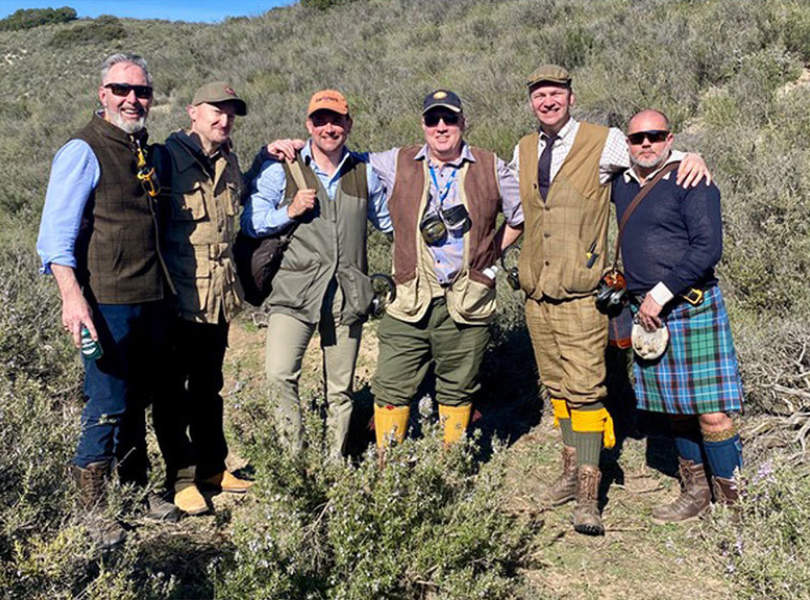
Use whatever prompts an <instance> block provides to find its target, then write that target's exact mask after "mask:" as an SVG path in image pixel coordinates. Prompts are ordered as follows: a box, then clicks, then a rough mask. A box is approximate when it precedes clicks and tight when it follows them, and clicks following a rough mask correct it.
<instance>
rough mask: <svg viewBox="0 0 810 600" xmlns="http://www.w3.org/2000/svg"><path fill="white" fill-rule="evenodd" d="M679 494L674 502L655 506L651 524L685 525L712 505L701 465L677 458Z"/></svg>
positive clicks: (707, 482)
mask: <svg viewBox="0 0 810 600" xmlns="http://www.w3.org/2000/svg"><path fill="white" fill-rule="evenodd" d="M678 474H679V475H680V477H681V494H680V496H678V497H677V498H676V499H675V501H674V502H671V503H669V504H662V505H661V506H656V507H655V508H653V511H652V520H653V523H658V524H659V525H663V524H664V523H685V522H687V521H692V520H694V519H697V518H698V517H700V515H702V514H703V513H705V512H706V510H708V508H709V506H711V503H712V492H711V490H710V489H709V480H708V479H707V478H706V471H705V470H704V468H703V464H702V463H695V462H694V461H691V460H686V459H685V458H681V457H678Z"/></svg>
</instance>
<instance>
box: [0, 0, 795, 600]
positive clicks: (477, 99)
mask: <svg viewBox="0 0 810 600" xmlns="http://www.w3.org/2000/svg"><path fill="white" fill-rule="evenodd" d="M118 50H128V51H135V52H138V53H140V54H142V55H143V56H144V57H145V58H146V59H147V60H148V61H149V64H150V68H151V71H152V74H153V76H154V80H155V92H156V96H155V105H154V107H153V109H152V111H151V113H150V118H149V131H150V136H151V138H152V139H153V140H162V139H164V138H165V137H166V135H168V134H169V133H170V132H171V131H172V130H174V129H176V128H178V127H181V126H185V124H186V118H187V117H186V114H185V110H184V107H185V105H186V104H187V103H188V101H189V99H190V97H191V94H192V92H193V90H194V89H195V88H196V87H198V86H199V85H200V84H201V83H203V82H205V81H207V80H213V79H227V80H229V81H231V82H232V83H233V86H234V87H235V88H236V89H237V91H238V92H239V94H240V95H241V96H242V97H243V98H245V99H246V101H247V103H248V107H249V112H248V115H247V116H246V117H244V118H243V119H241V120H239V121H238V122H237V127H236V130H235V133H234V139H235V143H236V148H237V152H238V154H239V156H240V159H241V162H242V165H243V167H247V166H248V165H249V164H250V161H251V160H252V157H253V155H254V153H255V151H256V150H257V149H258V148H259V147H260V146H261V145H262V143H263V142H265V141H268V140H270V139H274V138H276V137H286V136H296V137H300V136H303V135H304V131H305V130H304V127H303V122H304V116H305V115H304V112H305V107H306V102H307V100H308V99H309V96H310V95H311V94H312V92H313V91H315V90H317V89H321V88H324V87H336V88H338V89H340V90H342V91H343V92H344V93H345V94H346V95H347V97H348V100H349V103H350V106H351V107H352V112H353V117H354V121H355V125H354V129H353V131H352V135H351V139H350V145H351V146H352V147H353V148H356V149H371V150H382V149H386V148H389V147H392V146H396V145H402V144H406V143H412V142H415V141H418V140H419V139H420V138H421V129H420V127H419V113H420V107H421V102H422V98H423V97H424V95H425V93H427V92H428V91H430V90H432V89H435V88H437V87H447V88H450V89H453V90H455V91H457V92H458V93H459V95H460V96H461V97H462V99H463V101H464V105H465V112H466V113H467V116H468V122H469V124H470V126H469V129H468V135H467V139H468V140H469V141H470V142H472V143H474V144H477V145H480V146H484V147H488V148H491V149H492V150H495V151H496V152H497V153H498V154H499V155H500V156H501V157H502V158H505V159H508V158H510V157H511V153H512V148H513V146H514V144H515V143H516V142H517V140H518V139H519V138H520V137H521V135H523V134H525V133H526V132H528V131H530V130H531V129H532V128H533V127H534V118H533V116H532V115H531V113H530V112H529V110H528V106H527V102H526V94H525V88H524V78H525V76H526V75H527V74H528V73H529V72H531V71H532V70H533V69H534V68H535V67H536V66H537V65H539V64H541V63H544V62H558V63H560V64H564V65H566V66H567V67H568V68H569V69H570V70H571V71H572V73H573V77H574V84H573V85H574V91H575V93H576V97H577V103H576V106H575V110H574V113H575V116H577V117H578V118H582V119H587V120H592V121H595V122H600V123H605V124H610V125H617V126H622V125H623V124H624V122H625V121H626V119H627V118H628V117H629V116H630V115H631V114H633V113H634V112H635V111H636V110H638V109H640V108H643V107H647V106H652V107H657V108H659V109H662V110H664V111H665V112H666V113H668V114H669V116H670V117H671V119H672V121H673V126H674V130H675V132H676V146H678V147H679V148H683V149H690V150H695V151H697V152H700V153H701V154H702V155H703V156H704V157H705V159H706V161H707V163H708V164H709V165H710V167H711V169H712V171H713V174H714V177H715V180H716V182H717V184H718V186H719V187H720V189H721V192H722V195H723V210H724V226H725V250H724V258H723V261H722V263H721V265H720V270H719V274H720V278H721V281H722V287H723V290H724V293H725V294H726V298H727V301H728V305H729V311H730V315H731V319H732V327H733V329H734V334H735V341H736V344H737V351H738V354H739V356H740V361H741V368H742V372H743V377H744V384H745V388H746V393H747V402H748V404H747V407H746V414H745V415H744V416H743V419H742V427H743V432H744V435H745V444H746V449H745V453H746V461H747V465H746V474H745V479H746V481H745V485H744V489H745V491H746V495H745V500H744V501H743V503H742V508H741V513H740V521H739V522H736V521H735V519H734V515H730V514H728V513H726V512H722V511H719V512H718V513H716V514H714V515H712V516H711V517H709V518H707V519H706V520H705V521H704V522H701V523H697V524H694V525H692V526H689V527H686V528H675V527H661V526H653V525H651V524H650V522H649V519H648V516H649V511H650V508H651V506H653V505H654V504H655V503H656V502H659V501H661V500H663V499H665V498H667V497H670V496H671V495H672V494H673V492H674V489H675V487H676V485H677V484H676V482H675V480H674V479H673V478H672V477H671V474H672V464H671V458H672V457H671V449H668V448H667V447H666V445H665V444H663V443H662V439H661V438H658V437H656V436H655V435H648V434H649V433H650V432H651V431H652V429H651V428H649V427H647V425H645V423H643V422H642V423H639V422H638V421H637V417H638V416H637V415H635V414H633V411H632V410H630V409H629V408H628V406H629V405H630V404H631V402H632V400H631V399H630V398H629V397H628V391H627V389H626V387H624V388H623V387H622V385H623V384H624V383H625V382H624V381H623V378H622V377H621V374H622V373H623V372H624V370H623V367H624V364H623V362H622V361H623V357H621V356H614V357H612V358H613V359H614V360H615V364H614V371H613V373H614V375H615V380H614V381H612V384H613V385H612V389H613V396H612V403H613V407H614V410H615V411H616V412H617V414H620V415H621V416H620V419H619V421H620V422H621V424H622V426H623V427H624V432H625V433H627V434H628V435H627V437H626V438H625V439H624V442H623V444H622V445H621V450H620V451H616V452H613V453H611V454H610V455H606V456H605V457H604V461H605V466H606V468H607V469H608V472H609V477H606V479H608V480H609V484H610V485H609V487H607V489H606V490H605V491H606V496H605V498H604V501H605V502H606V507H605V521H606V525H607V530H608V531H607V535H606V536H605V537H604V538H602V539H596V540H593V539H589V538H583V537H582V536H576V535H575V534H573V533H572V532H570V531H569V530H570V527H569V525H568V522H567V519H568V518H569V512H568V509H567V508H564V509H558V510H547V509H546V508H545V507H543V506H540V505H539V503H538V500H537V499H538V498H539V495H540V493H541V491H542V490H543V488H544V486H545V485H546V484H547V483H548V482H549V480H550V477H551V475H552V473H553V472H554V470H555V469H556V464H555V463H556V460H557V451H556V445H555V444H556V436H557V434H556V433H554V432H552V429H551V425H550V419H548V418H546V417H545V416H543V410H544V409H543V405H542V402H541V401H540V400H539V399H538V394H539V392H538V386H537V382H536V374H535V373H534V371H533V369H534V367H533V359H532V357H531V351H530V347H529V344H528V339H527V335H526V333H525V328H524V325H523V318H522V309H521V305H522V300H521V298H520V297H518V296H516V295H515V294H513V293H512V292H511V291H510V290H509V289H508V287H507V286H506V285H505V283H504V282H501V283H499V303H500V304H499V306H500V309H501V314H500V315H499V318H498V320H497V322H496V323H495V324H494V326H493V332H494V335H493V344H492V346H491V348H490V349H489V350H488V353H487V357H486V359H485V365H484V380H485V389H484V391H483V394H482V397H481V398H480V401H479V403H478V405H477V406H478V409H479V411H480V412H481V415H482V417H481V419H480V420H479V421H478V422H477V433H476V434H474V435H473V436H472V437H473V439H472V440H471V441H470V443H469V444H468V445H467V446H466V447H464V448H461V447H459V448H456V449H454V450H453V451H452V452H449V453H447V454H444V455H443V454H440V453H439V452H438V446H439V442H438V438H437V435H438V434H437V431H436V427H435V423H434V422H433V420H432V419H431V418H421V419H418V423H415V424H416V425H418V426H419V428H420V429H421V430H422V433H423V435H422V437H420V438H419V439H416V440H412V441H408V442H407V443H405V444H404V445H403V446H401V447H400V448H398V449H397V450H395V451H394V452H393V454H392V457H391V461H390V464H389V467H390V468H389V469H387V470H386V471H385V472H383V473H380V472H378V471H377V470H376V467H375V465H374V463H375V461H374V460H373V459H371V456H370V454H368V453H366V454H364V445H363V442H367V441H369V440H370V437H369V436H368V431H367V430H366V429H365V422H364V417H365V418H367V416H368V410H369V406H370V402H371V397H370V392H369V389H368V380H369V378H370V376H371V374H372V373H373V371H374V361H375V356H376V337H375V327H376V326H375V324H374V323H373V322H372V323H371V324H369V325H368V326H367V327H366V329H365V333H364V345H363V350H362V354H361V362H360V364H359V365H358V370H357V381H356V384H357V385H356V389H357V390H358V406H359V410H358V419H357V423H356V425H357V427H356V433H357V436H356V437H357V440H358V442H357V454H358V458H359V460H358V464H357V466H354V467H346V466H340V465H326V466H324V465H323V464H322V456H321V449H320V447H319V445H318V444H317V443H313V444H312V447H311V448H310V449H309V450H308V452H307V454H306V455H305V457H304V458H303V459H302V461H301V462H300V463H293V462H291V461H290V460H289V459H287V458H286V457H285V456H284V455H283V453H282V452H281V451H280V448H279V446H278V444H277V442H276V439H275V436H274V433H273V429H272V427H271V424H270V422H269V416H268V415H269V413H270V410H269V408H268V399H267V398H266V394H265V391H264V390H263V387H262V362H263V352H264V347H263V337H264V329H263V328H262V322H263V315H262V313H261V312H260V311H257V312H253V313H250V314H245V315H243V316H242V317H240V319H239V320H238V321H237V323H235V325H234V326H233V327H232V331H231V340H230V349H229V352H228V355H227V357H226V363H227V365H226V366H227V381H226V388H225V399H226V405H227V408H226V422H227V423H228V424H229V425H228V427H229V430H228V435H229V440H230V441H231V445H232V453H233V456H232V457H231V459H230V460H232V461H233V466H234V467H235V468H238V467H242V468H245V469H246V472H247V473H248V474H251V475H253V476H254V477H255V478H256V480H257V482H258V483H257V485H256V486H255V487H254V489H253V490H252V491H251V493H250V494H249V495H248V497H246V498H244V499H240V500H238V501H233V500H231V499H228V498H225V497H223V496H216V497H213V498H211V500H212V502H213V503H214V505H215V507H216V509H217V510H216V514H215V515H212V516H206V517H201V518H195V519H185V520H184V521H183V522H181V524H180V525H178V526H176V527H167V528H158V527H154V526H151V525H147V524H145V523H142V522H140V521H139V520H138V516H137V511H134V510H133V509H132V508H131V505H132V504H133V502H134V501H135V500H137V498H136V497H135V492H133V491H132V490H129V489H121V488H118V489H117V490H116V492H115V499H116V504H115V506H116V507H117V508H120V509H121V511H122V514H123V515H124V516H125V518H126V519H127V520H128V522H130V523H131V525H132V526H133V534H132V535H131V536H130V538H129V540H128V541H127V544H126V546H125V547H124V548H123V549H122V550H121V551H120V552H117V553H115V554H111V555H108V556H103V557H99V556H98V555H97V554H96V553H95V552H94V550H93V549H92V547H91V545H90V543H89V541H88V540H87V539H86V537H85V535H84V533H83V530H82V528H81V527H80V526H79V525H78V522H79V521H78V519H77V515H76V514H75V511H74V510H73V508H72V507H73V503H74V500H75V491H74V490H73V487H72V486H71V485H70V483H69V481H68V479H67V477H66V464H67V463H68V461H69V460H70V457H71V456H72V453H73V451H74V447H75V440H76V438H77V434H78V427H79V414H80V412H81V407H82V401H81V367H80V364H79V362H78V359H77V357H76V354H75V351H74V350H73V349H72V347H70V345H69V344H68V340H67V339H65V337H64V335H63V332H62V330H61V327H60V326H59V319H60V317H59V314H60V312H59V311H60V306H59V299H58V295H57V293H56V288H55V285H54V283H53V281H51V280H50V278H47V277H42V276H40V275H38V273H37V267H38V260H37V256H36V253H35V251H34V245H35V240H36V235H37V227H38V222H39V215H40V212H41V209H42V204H43V199H44V193H45V188H46V185H47V181H48V173H49V166H50V160H51V158H52V156H53V154H54V152H55V151H56V149H57V148H59V146H60V145H61V144H62V143H64V141H65V140H66V139H67V138H68V137H69V136H70V134H71V133H72V132H74V131H75V130H76V129H77V128H78V127H80V126H81V125H83V124H84V123H85V122H86V121H87V119H88V118H89V115H90V114H91V111H92V110H93V108H94V107H95V105H96V88H97V85H98V66H99V64H100V62H101V60H102V59H103V58H104V57H105V56H106V55H108V54H110V53H112V52H114V51H118ZM808 68H810V6H808V4H807V3H806V2H803V1H801V0H768V1H764V2H757V3H741V2H736V1H734V0H699V1H695V0H681V1H670V2H663V1H659V0H643V1H632V0H600V1H596V2H589V1H587V0H500V1H494V0H455V1H452V2H451V1H437V0H355V1H354V2H350V3H348V4H345V5H342V6H338V7H335V8H332V9H330V10H326V11H318V10H314V9H308V8H305V7H301V6H293V7H288V8H280V9H274V10H272V11H269V12H268V13H266V14H265V15H263V16H261V17H257V18H251V19H247V18H238V19H229V20H227V21H226V22H224V23H222V24H219V25H199V24H186V23H169V22H163V21H136V20H127V19H122V20H121V21H120V22H118V21H115V20H109V19H106V20H105V19H99V20H96V21H88V20H77V21H72V22H70V23H65V24H60V25H45V26H40V27H35V28H32V29H27V30H24V31H0V86H2V89H3V90H5V91H6V94H5V96H6V97H5V98H4V100H3V102H0V124H2V131H3V135H2V136H0V161H2V164H3V165H4V169H3V173H4V175H5V177H4V179H5V185H4V189H3V193H2V194H0V241H1V242H2V244H1V245H0V299H2V301H3V307H4V310H3V311H1V312H0V484H2V485H0V597H2V598H14V599H18V598H49V599H52V598H76V597H79V598H99V599H101V598H110V599H112V598H115V599H116V600H123V599H129V598H133V599H134V598H139V599H140V598H155V599H158V598H206V597H218V598H234V599H237V598H279V599H281V598H284V599H287V598H289V599H294V600H298V599H303V598H312V599H320V598H330V599H331V598H346V599H355V598H358V599H359V598H363V599H368V598H402V599H411V598H430V599H438V598H448V599H449V598H454V599H459V600H461V599H468V598H473V597H486V598H526V599H534V598H577V599H578V598H610V597H626V598H650V599H652V598H664V597H666V598H689V597H697V598H718V599H720V598H785V599H787V598H797V597H807V596H810V564H808V560H807V556H810V541H808V540H810V526H808V523H810V464H808V453H807V450H806V443H807V441H808V439H810V353H809V352H808V351H810V348H809V346H810V325H808V323H810V286H808V278H810V218H808V214H810V146H809V145H808V143H807V140H808V139H810V77H809V76H808V73H810V71H808ZM370 250H371V255H372V256H371V259H372V268H373V269H376V270H384V269H387V268H388V265H387V262H388V261H389V260H390V254H389V253H388V249H387V247H386V245H385V242H384V240H383V239H382V238H379V237H375V238H373V240H372V245H371V248H370ZM311 350H314V348H311ZM307 361H308V362H307V364H306V366H305V377H304V381H303V382H302V388H303V390H304V395H305V396H306V398H308V399H309V400H310V401H311V404H312V405H313V406H314V407H315V408H316V410H321V409H322V408H323V398H322V392H321V390H320V388H319V384H318V381H319V376H320V375H319V373H320V370H319V358H318V356H317V352H312V355H311V356H308V358H307ZM546 411H547V409H546ZM308 434H309V435H310V437H311V439H313V440H315V441H317V440H318V439H319V436H321V435H322V433H321V432H320V428H319V426H318V424H317V419H316V418H313V419H311V420H310V422H309V423H308ZM150 440H151V442H150V443H151V453H152V456H151V458H152V463H153V466H154V469H155V471H154V473H153V478H154V481H155V482H158V481H159V480H160V478H161V477H162V471H161V469H162V465H161V460H160V457H159V454H158V452H157V449H156V445H155V444H154V437H153V436H151V434H150Z"/></svg>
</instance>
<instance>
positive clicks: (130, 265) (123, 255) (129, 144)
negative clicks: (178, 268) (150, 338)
mask: <svg viewBox="0 0 810 600" xmlns="http://www.w3.org/2000/svg"><path fill="white" fill-rule="evenodd" d="M136 137H137V138H138V139H139V140H140V142H141V145H142V146H143V147H144V148H145V147H146V140H147V133H146V130H142V131H140V132H139V133H137V134H134V136H130V135H128V134H127V133H125V132H124V131H123V130H122V129H119V128H118V127H116V126H115V125H113V124H112V123H109V122H107V121H105V120H104V119H103V118H101V117H100V116H99V115H93V118H92V119H91V120H90V123H88V124H87V125H86V126H85V127H84V128H82V129H81V130H79V132H78V133H76V135H74V136H73V139H80V140H84V141H85V142H87V144H89V146H90V148H91V149H92V150H93V154H95V156H96V159H97V160H98V163H99V166H100V169H101V177H100V178H99V181H98V185H97V186H96V187H95V189H94V190H93V192H92V193H91V194H90V197H89V198H88V199H87V204H86V205H85V209H84V213H83V214H82V221H81V226H80V228H79V234H78V237H77V239H76V247H75V255H76V262H77V268H76V276H77V279H78V281H79V283H80V284H81V285H82V287H83V288H84V289H85V294H87V295H88V296H92V297H94V298H95V300H96V301H98V302H99V303H102V304H136V303H140V302H150V301H153V300H160V299H161V298H163V294H164V281H166V282H168V285H169V286H170V287H171V280H170V279H169V276H168V272H167V271H166V266H165V264H164V263H163V260H162V258H161V255H160V247H159V238H158V223H157V217H156V206H155V200H154V199H152V198H150V197H149V196H147V194H146V192H145V191H144V190H143V188H142V187H141V183H140V182H139V181H138V179H137V178H136V176H135V175H136V172H137V170H138V169H137V166H136V160H135V154H134V152H133V141H132V140H133V139H134V138H136Z"/></svg>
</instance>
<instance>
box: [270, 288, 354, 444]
mask: <svg viewBox="0 0 810 600" xmlns="http://www.w3.org/2000/svg"><path fill="white" fill-rule="evenodd" d="M342 303H343V295H342V294H341V292H340V288H338V287H337V286H336V285H335V283H334V281H333V283H332V284H331V285H330V288H329V291H327V293H326V297H325V299H324V304H323V309H322V310H321V319H320V321H319V322H318V323H305V322H303V321H299V320H298V319H296V318H295V317H292V316H290V315H288V314H284V313H272V314H271V315H270V320H269V323H268V327H267V345H266V354H265V370H266V372H267V381H268V384H269V393H270V398H271V399H274V400H275V416H276V422H277V423H278V425H279V427H280V429H281V434H282V435H283V436H284V438H285V443H286V444H287V445H288V447H289V448H290V450H291V451H292V452H293V453H299V452H300V451H301V449H302V448H303V443H304V440H303V437H304V436H303V433H304V429H303V422H302V419H301V401H300V398H299V396H298V380H299V378H300V377H301V363H302V361H303V358H304V353H305V352H306V349H307V346H308V345H309V341H310V340H311V339H312V336H313V334H314V333H315V329H316V328H317V329H318V332H319V333H320V335H321V351H322V355H323V382H324V388H325V393H326V403H327V416H326V429H327V436H328V438H329V445H330V452H329V454H330V457H331V458H339V457H341V456H343V454H344V453H345V448H346V440H347V437H348V434H349V423H350V421H351V416H352V380H353V378H354V366H355V362H356V360H357V353H358V350H359V349H360V336H361V334H362V331H363V324H362V323H355V324H353V325H339V324H338V323H339V315H340V309H341V305H342ZM327 307H328V310H327Z"/></svg>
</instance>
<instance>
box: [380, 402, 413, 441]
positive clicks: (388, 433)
mask: <svg viewBox="0 0 810 600" xmlns="http://www.w3.org/2000/svg"><path fill="white" fill-rule="evenodd" d="M410 414H411V409H410V407H409V406H391V405H386V406H378V405H376V404H375V405H374V434H375V435H376V437H377V448H380V449H382V448H386V447H388V446H390V445H391V441H392V440H394V441H396V443H397V444H401V443H402V440H404V439H405V430H406V429H407V428H408V417H409V416H410Z"/></svg>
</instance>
